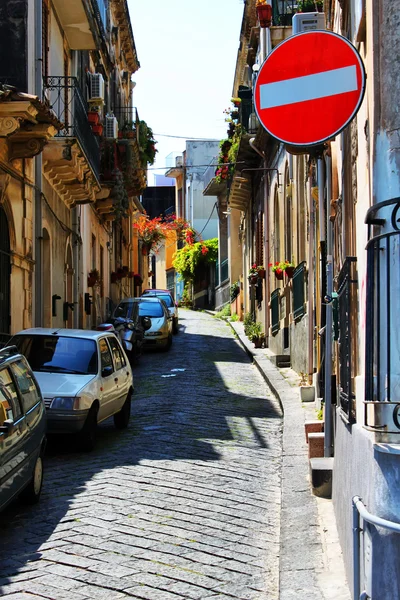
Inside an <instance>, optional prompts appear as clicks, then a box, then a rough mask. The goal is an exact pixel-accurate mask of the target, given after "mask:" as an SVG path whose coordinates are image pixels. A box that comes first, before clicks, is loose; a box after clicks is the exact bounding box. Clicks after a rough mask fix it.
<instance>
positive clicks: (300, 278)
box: [292, 262, 306, 320]
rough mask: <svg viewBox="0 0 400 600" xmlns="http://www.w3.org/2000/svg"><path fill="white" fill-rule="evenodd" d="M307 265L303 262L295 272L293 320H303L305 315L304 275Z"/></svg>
mask: <svg viewBox="0 0 400 600" xmlns="http://www.w3.org/2000/svg"><path fill="white" fill-rule="evenodd" d="M305 270H306V263H305V262H301V263H300V264H299V265H297V267H296V268H295V270H294V273H293V283H292V293H293V318H294V319H295V320H297V319H301V317H302V316H303V315H304V314H305V312H306V311H305V290H304V283H305V282H304V275H305Z"/></svg>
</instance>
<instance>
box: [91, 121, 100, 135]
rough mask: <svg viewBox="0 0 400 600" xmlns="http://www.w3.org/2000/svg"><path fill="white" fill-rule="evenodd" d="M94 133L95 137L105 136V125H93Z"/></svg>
mask: <svg viewBox="0 0 400 600" xmlns="http://www.w3.org/2000/svg"><path fill="white" fill-rule="evenodd" d="M92 131H93V133H94V135H103V125H102V124H101V123H97V125H92Z"/></svg>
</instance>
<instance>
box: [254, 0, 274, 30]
mask: <svg viewBox="0 0 400 600" xmlns="http://www.w3.org/2000/svg"><path fill="white" fill-rule="evenodd" d="M256 10H257V16H258V20H259V21H260V27H271V25H272V6H270V5H269V4H260V5H259V6H256Z"/></svg>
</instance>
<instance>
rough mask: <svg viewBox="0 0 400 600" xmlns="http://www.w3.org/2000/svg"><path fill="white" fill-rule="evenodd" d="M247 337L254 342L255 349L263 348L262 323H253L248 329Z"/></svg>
mask: <svg viewBox="0 0 400 600" xmlns="http://www.w3.org/2000/svg"><path fill="white" fill-rule="evenodd" d="M247 337H248V338H249V340H250V341H251V342H253V344H254V347H255V348H261V346H262V341H263V334H262V325H261V323H258V322H256V323H252V324H251V325H250V327H249V329H248V334H247Z"/></svg>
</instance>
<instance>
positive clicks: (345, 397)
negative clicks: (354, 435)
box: [337, 256, 357, 423]
mask: <svg viewBox="0 0 400 600" xmlns="http://www.w3.org/2000/svg"><path fill="white" fill-rule="evenodd" d="M356 263H357V259H356V258H355V257H354V256H348V257H347V258H346V260H345V261H344V264H343V267H342V269H341V271H340V273H339V277H338V282H337V293H338V309H339V311H338V326H339V377H340V381H339V398H340V407H341V409H342V410H343V412H344V413H345V414H346V416H347V418H348V420H349V422H350V423H354V422H355V420H356V412H355V399H356V397H355V394H354V391H353V381H354V368H353V357H352V344H353V338H354V335H355V333H356V332H355V331H354V329H355V327H356V322H355V319H356V318H357V317H356V315H357V305H356V302H357V296H356V294H357V288H356V284H357V275H356Z"/></svg>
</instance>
